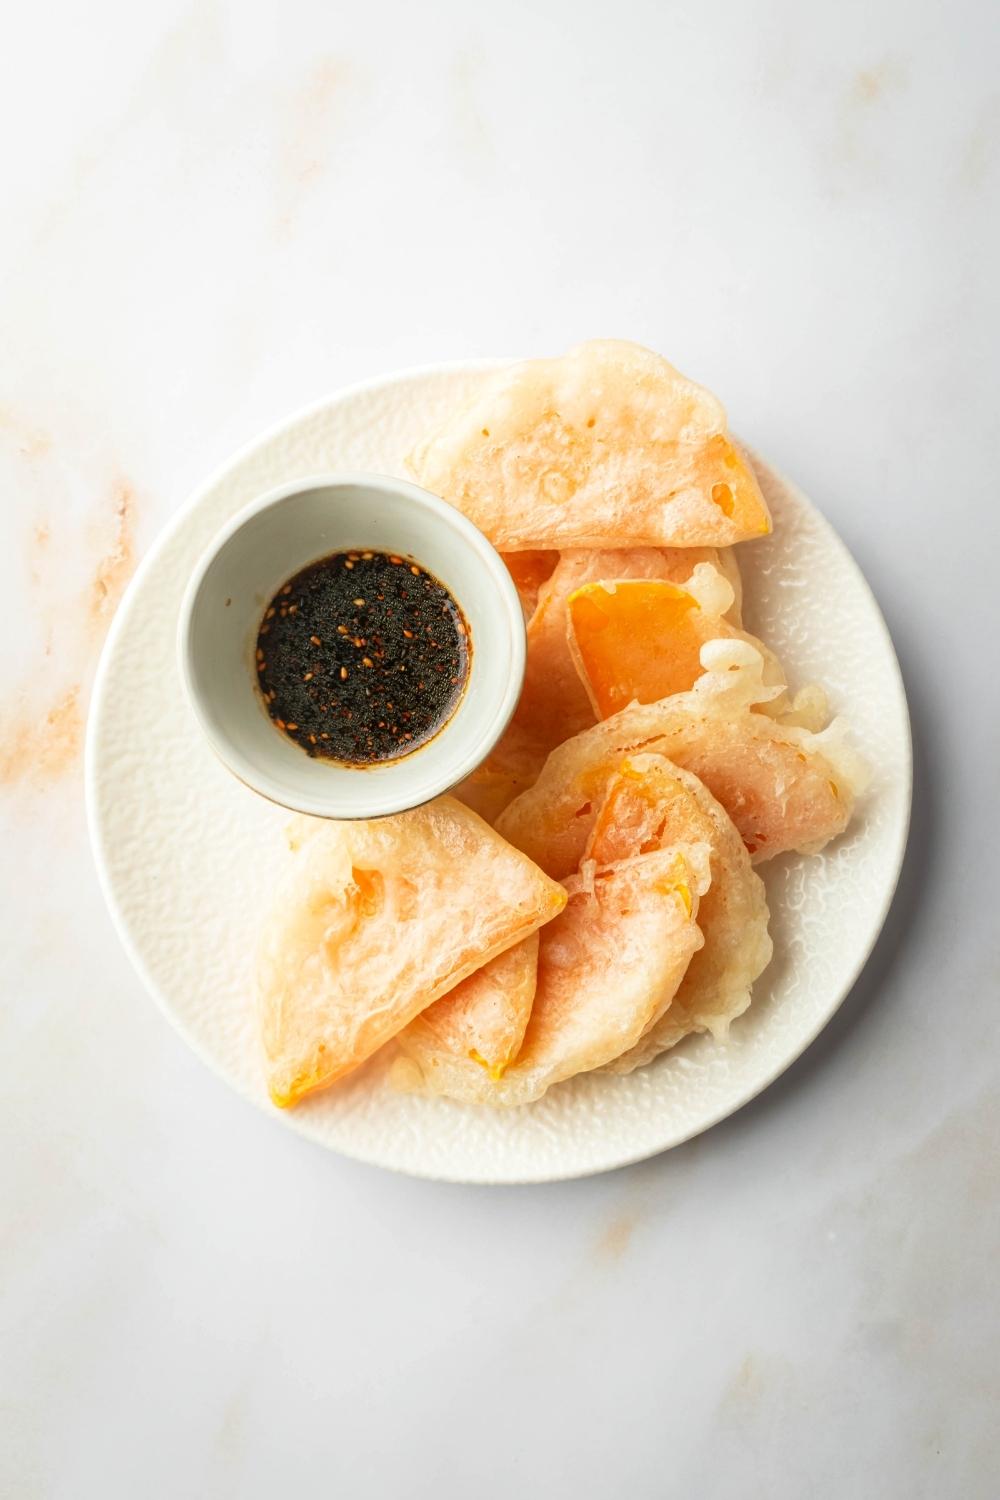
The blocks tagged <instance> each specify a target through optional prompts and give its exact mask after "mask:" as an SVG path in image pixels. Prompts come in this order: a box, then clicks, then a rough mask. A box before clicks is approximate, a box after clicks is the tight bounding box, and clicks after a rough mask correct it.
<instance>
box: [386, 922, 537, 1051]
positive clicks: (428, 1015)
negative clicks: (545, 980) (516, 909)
mask: <svg viewBox="0 0 1000 1500" xmlns="http://www.w3.org/2000/svg"><path fill="white" fill-rule="evenodd" d="M537 981H538V933H537V932H533V933H532V934H531V936H530V937H527V938H525V939H524V941H523V942H521V943H517V944H516V945H515V946H514V947H513V948H508V949H507V951H506V953H501V954H500V955H499V957H497V958H494V959H491V960H490V962H489V963H488V964H485V965H484V966H483V968H481V969H477V970H476V972H475V973H474V974H470V975H469V977H468V979H463V980H462V982H461V984H458V985H456V986H455V988H454V989H453V990H449V991H448V993H447V994H446V995H442V997H441V999H440V1000H435V1002H434V1004H433V1005H429V1006H428V1007H427V1009H426V1010H425V1011H422V1012H421V1013H420V1015H419V1016H417V1017H416V1019H415V1020H413V1021H411V1022H410V1024H409V1026H405V1027H404V1028H403V1030H402V1031H401V1032H400V1033H399V1035H398V1037H397V1038H396V1040H397V1042H398V1043H399V1046H400V1047H401V1049H402V1050H403V1051H404V1052H405V1053H406V1055H407V1057H410V1058H412V1059H413V1061H414V1062H415V1063H417V1064H419V1066H420V1067H421V1069H422V1070H423V1071H424V1072H425V1073H435V1072H436V1073H440V1075H441V1077H442V1078H446V1077H447V1076H449V1075H450V1074H452V1073H455V1072H457V1073H459V1074H460V1075H461V1074H464V1073H465V1072H468V1071H469V1070H473V1071H474V1070H476V1069H480V1068H485V1070H486V1072H487V1073H488V1074H489V1076H490V1077H491V1078H494V1079H496V1078H501V1077H502V1076H503V1074H504V1072H505V1071H506V1069H507V1068H508V1067H509V1066H510V1064H511V1063H512V1062H513V1060H514V1058H515V1057H516V1056H517V1053H518V1050H519V1048H520V1046H521V1042H522V1041H523V1039H524V1029H525V1027H526V1026H527V1024H528V1017H529V1016H530V1014H531V1003H532V1001H533V1000H534V998H535V986H536V984H537Z"/></svg>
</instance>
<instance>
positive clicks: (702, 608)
mask: <svg viewBox="0 0 1000 1500" xmlns="http://www.w3.org/2000/svg"><path fill="white" fill-rule="evenodd" d="M732 605H733V590H732V586H731V585H730V584H729V582H728V581H727V580H726V579H724V578H723V577H722V575H721V574H720V573H719V571H718V569H717V568H715V567H713V566H711V565H710V564H709V563H704V562H702V563H699V564H698V565H697V566H696V567H695V568H693V569H688V570H687V572H686V573H685V577H684V581H683V583H679V582H674V583H669V582H667V581H666V580H665V579H663V578H658V579H655V580H653V579H650V580H644V581H639V580H637V579H629V578H626V577H624V576H620V577H619V578H618V579H617V581H616V582H601V583H589V584H584V585H583V586H582V587H580V588H577V589H575V590H574V592H573V593H572V594H570V596H569V598H568V600H567V601H566V612H567V639H568V642H569V650H570V655H571V657H572V659H573V662H574V665H575V667H576V669H577V673H578V676H579V679H580V681H581V682H582V683H583V685H584V688H585V689H586V692H587V696H588V700H589V702H590V705H591V707H592V709H593V712H594V715H595V717H596V718H599V719H606V718H608V717H610V715H611V714H614V713H617V712H618V711H619V709H622V708H625V707H627V706H628V704H629V703H633V702H638V703H655V702H656V700H657V699H658V698H667V697H669V696H670V695H671V694H672V693H683V692H686V691H687V690H688V688H691V687H693V686H694V684H695V682H696V681H697V679H698V678H699V677H700V676H701V673H702V665H701V658H700V654H699V653H700V651H701V648H702V646H703V645H704V644H705V642H706V641H711V640H731V639H737V638H738V639H742V640H747V641H750V642H751V644H752V645H754V646H756V648H757V649H758V650H759V651H760V653H761V655H762V656H763V657H764V661H765V681H766V682H767V683H768V684H769V685H770V684H772V683H774V684H777V685H779V686H781V687H784V683H785V679H784V673H783V672H782V670H781V665H780V663H779V662H778V660H777V658H776V657H775V656H774V655H773V654H772V653H771V652H770V651H768V649H767V647H766V646H764V644H763V643H762V642H761V641H758V640H756V639H755V638H754V637H753V636H750V635H747V634H746V633H745V632H744V631H741V630H739V629H737V627H736V626H734V625H733V624H732V623H731V622H730V620H729V619H727V618H726V616H727V614H728V611H729V610H730V609H731V608H732Z"/></svg>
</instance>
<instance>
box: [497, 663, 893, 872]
mask: <svg viewBox="0 0 1000 1500" xmlns="http://www.w3.org/2000/svg"><path fill="white" fill-rule="evenodd" d="M701 662H702V666H703V667H704V668H705V672H704V674H703V676H701V677H700V678H699V679H698V681H697V682H696V683H695V685H694V687H693V688H692V689H691V690H690V692H687V693H679V694H676V695H675V696H673V697H670V698H663V699H660V700H659V701H658V702H656V703H649V704H632V705H631V706H630V707H629V708H625V709H623V710H622V711H621V712H620V713H617V714H614V715H613V716H612V717H611V718H609V719H605V720H604V721H603V722H602V723H600V724H596V725H594V726H593V728H591V729H586V730H584V731H583V733H582V734H579V735H577V736H576V737H575V738H574V739H572V740H568V741H567V742H566V743H565V744H563V745H560V746H558V748H557V749H555V750H553V752H552V753H551V755H550V756H549V757H548V759H547V761H546V762H545V766H544V768H543V770H542V772H541V774H540V776H539V777H538V780H537V781H536V782H535V784H534V786H532V787H531V788H530V789H529V790H528V791H526V792H522V793H521V795H520V796H519V797H517V798H516V799H515V800H514V801H513V802H512V803H511V804H510V806H509V807H507V808H506V809H505V811H504V812H503V813H502V814H501V816H500V817H499V819H498V820H497V827H498V830H499V831H500V832H502V833H503V835H504V837H505V838H508V839H510V841H511V843H513V844H515V845H516V846H517V848H519V849H523V850H524V852H525V853H526V854H528V855H530V857H531V858H532V859H534V860H535V862H536V863H537V864H539V865H540V866H541V867H542V869H544V870H546V871H547V872H548V873H549V874H550V875H553V876H555V877H556V878H561V877H563V876H565V875H566V874H568V873H569V872H571V871H573V870H575V869H576V868H577V865H578V864H579V861H580V858H581V856H582V854H583V851H584V848H585V846H586V843H587V839H588V837H589V834H590V830H591V828H592V826H593V823H594V819H595V817H596V815H597V811H598V808H599V806H600V802H601V799H602V798H603V796H604V793H605V791H606V788H607V784H608V781H609V778H610V777H611V776H612V775H613V774H614V772H615V771H616V770H617V768H618V766H619V765H620V763H621V761H622V759H623V758H624V757H626V756H628V755H631V754H634V753H636V752H638V751H641V750H646V751H650V752H652V753H655V754H658V755H664V756H666V757H667V759H668V760H671V761H673V762H674V763H675V764H676V765H679V766H681V767H682V768H683V769H686V770H689V771H692V772H693V773H694V774H695V775H696V776H698V777H699V778H700V780H701V781H703V782H704V784H705V785H706V786H707V787H708V789H709V791H710V792H711V793H712V795H713V796H714V797H715V798H717V800H718V801H719V802H721V804H722V806H723V807H724V808H725V809H726V812H727V813H728V814H729V816H730V817H731V818H732V820H733V822H734V823H735V824H736V826H737V828H738V829H739V831H740V836H741V837H742V839H743V842H744V844H745V845H746V847H747V849H748V850H749V851H750V854H751V856H752V858H753V859H754V860H761V859H768V858H770V857H771V856H773V855H776V854H781V853H783V852H784V851H785V850H789V849H796V850H799V851H800V852H801V853H812V852H815V851H817V850H819V849H821V848H822V847H823V846H824V845H825V844H826V843H828V842H829V840H830V839H832V838H835V837H836V836H837V834H839V833H842V832H843V830H844V828H845V827H846V826H847V823H848V820H849V818H850V815H851V810H852V808H853V806H854V798H855V794H856V792H857V791H858V790H860V788H861V787H862V786H863V785H864V783H865V779H866V775H865V771H864V767H863V765H862V763H861V762H860V761H859V758H858V757H857V755H856V754H855V753H854V752H853V751H852V750H851V748H850V746H849V745H848V744H847V742H846V738H845V733H844V728H843V725H842V724H840V722H839V721H835V722H834V723H833V724H831V725H830V726H829V727H828V728H827V729H825V730H823V732H822V733H820V734H814V733H811V732H810V731H808V730H806V729H802V728H800V727H798V726H796V725H789V724H785V723H783V722H781V720H779V719H774V718H771V717H769V716H768V715H767V714H764V713H758V712H755V711H754V710H755V709H756V708H757V706H758V705H760V704H766V703H768V702H770V701H771V700H773V699H774V698H775V696H776V695H778V694H780V692H781V689H780V688H779V687H776V686H771V687H769V686H767V684H766V683H765V681H764V672H765V662H764V658H763V657H762V656H761V653H760V652H759V651H758V650H756V649H755V648H754V647H753V646H752V645H750V644H749V642H747V641H743V640H714V641H709V642H708V643H707V644H706V645H705V646H703V647H702V649H701Z"/></svg>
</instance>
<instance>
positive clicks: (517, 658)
mask: <svg viewBox="0 0 1000 1500" xmlns="http://www.w3.org/2000/svg"><path fill="white" fill-rule="evenodd" d="M350 488H366V489H369V490H376V491H381V492H382V493H385V494H394V495H397V496H398V495H402V496H403V497H405V498H406V499H407V500H409V501H410V502H412V503H413V504H415V505H418V506H420V507H421V509H422V510H423V511H424V512H425V514H428V515H431V516H433V518H434V523H435V524H439V525H441V526H443V527H448V528H449V529H450V530H451V531H452V532H453V533H454V534H455V535H456V536H458V537H459V538H460V539H461V541H462V543H463V544H464V545H465V546H466V547H467V548H468V549H469V551H471V552H472V553H474V554H475V555H476V557H477V558H478V560H479V562H480V563H481V564H482V565H483V567H484V570H485V572H486V573H487V574H488V575H489V576H490V577H491V578H492V581H493V584H494V586H495V588H496V591H497V595H498V597H499V598H500V600H501V602H502V604H503V606H504V610H505V613H506V615H507V620H508V625H509V627H510V628H509V630H508V631H507V632H506V633H505V635H506V639H505V640H504V641H503V642H501V643H499V644H500V645H502V646H503V647H504V648H505V649H506V650H507V653H508V655H509V657H510V661H509V670H508V672H507V674H506V682H505V686H504V689H503V692H502V694H501V695H500V696H499V697H498V698H497V699H496V700H495V701H494V703H493V704H492V711H490V710H489V709H488V710H487V714H486V715H485V716H484V717H486V718H487V720H488V728H487V730H486V732H485V733H484V734H483V735H481V736H480V737H479V738H478V739H477V740H476V742H475V745H474V746H473V748H472V749H471V750H470V751H468V752H467V753H466V754H465V756H464V757H463V758H462V759H460V760H459V761H457V763H453V764H452V766H451V768H447V767H446V766H445V765H444V764H443V765H442V774H441V775H440V776H438V777H436V778H431V780H430V781H427V782H425V783H424V785H423V788H422V790H421V793H420V795H419V796H416V797H415V796H413V795H412V794H409V795H408V794H407V792H406V786H407V776H406V774H405V773H406V769H407V767H408V766H409V765H410V764H411V763H412V762H413V761H414V760H415V759H416V757H418V756H421V755H422V753H426V752H427V751H429V750H430V749H431V747H432V746H433V745H434V743H435V740H434V739H433V738H432V739H431V740H430V741H428V742H427V743H426V744H424V745H421V746H418V747H417V749H416V750H414V751H413V752H412V753H411V754H410V755H408V756H405V757H401V758H400V759H399V760H398V761H396V762H394V763H393V765H394V767H398V768H399V771H400V774H398V775H396V776H395V777H394V778H393V780H392V782H391V783H390V784H388V785H387V783H386V781H385V780H384V779H383V780H382V781H381V782H379V781H377V780H376V779H375V777H373V776H371V775H368V774H367V768H360V770H359V776H358V781H357V784H356V791H355V792H354V794H352V796H351V799H350V804H349V805H348V803H347V801H346V798H345V796H344V794H343V793H340V794H327V795H316V796H309V795H298V794H294V793H292V792H290V790H289V789H288V788H287V786H285V784H284V783H282V782H281V781H280V780H279V779H278V778H276V777H273V776H271V775H269V774H268V773H267V772H266V771H265V770H263V769H262V768H261V766H260V765H259V764H258V763H257V762H255V761H254V760H253V759H251V758H250V757H248V756H246V755H245V754H243V753H242V752H241V751H240V750H238V749H237V748H236V747H235V746H234V744H233V743H232V741H231V740H230V738H229V736H228V735H227V734H226V733H225V731H224V729H221V728H220V724H219V722H218V721H217V720H216V719H215V717H214V716H212V715H210V714H209V713H208V712H207V711H206V703H205V700H204V694H203V693H202V690H201V687H200V686H199V685H198V684H197V683H196V672H195V655H196V652H195V647H194V643H193V622H194V615H195V610H196V606H197V603H198V600H199V597H200V594H201V590H202V588H203V586H204V584H205V580H206V578H207V576H208V574H209V571H210V570H211V568H212V566H213V564H214V563H215V561H216V560H217V558H218V557H219V556H220V555H221V554H222V552H223V551H224V550H225V549H226V547H228V546H229V545H230V543H231V542H232V541H233V540H234V538H235V537H236V536H238V535H239V533H240V532H241V531H243V529H244V528H245V527H246V526H247V525H248V524H249V523H250V522H251V521H253V520H255V519H256V517H258V516H259V515H261V514H263V513H264V512H265V511H268V510H273V509H275V508H277V507H279V506H281V505H284V504H286V503H287V502H288V501H291V500H294V499H295V498H296V497H297V496H299V495H302V494H305V493H307V492H309V491H311V490H316V489H350ZM314 560H315V559H314ZM302 566H308V560H307V561H305V562H303V564H302ZM176 643H177V664H178V671H179V673H180V678H181V683H182V685H183V689H184V694H185V697H186V699H187V702H188V703H189V705H190V707H191V710H192V713H193V714H194V717H195V720H196V722H197V724H198V727H199V729H200V730H201V732H202V734H203V735H204V736H205V740H206V743H207V744H208V745H209V747H210V748H211V750H212V751H213V753H214V754H215V756H216V758H217V759H218V760H219V761H220V762H221V764H222V765H223V766H225V768H226V770H227V771H229V772H230V774H231V775H233V776H235V777H236V779H237V780H238V781H240V782H241V783H242V784H243V785H244V786H246V787H247V788H248V789H249V790H250V791H252V792H255V793H256V794H257V795H259V796H261V797H264V798H266V800H267V801H269V802H272V803H274V804H275V805H277V806H279V807H284V808H287V809H288V810H289V811H291V812H296V813H305V814H307V815H308V816H311V817H320V818H327V819H331V820H334V821H343V822H347V821H354V820H358V819H366V818H380V817H389V816H391V815H392V814H394V813H399V812H405V811H408V810H409V809H411V808H414V807H419V806H421V805H423V804H425V803H427V802H430V801H433V799H434V798H435V797H439V796H441V795H443V794H444V793H446V792H448V791H450V790H451V789H452V788H453V787H455V786H457V785H458V784H459V782H461V781H463V780H464V779H465V778H466V777H467V776H469V775H470V774H471V773H472V772H473V771H475V770H476V768H477V767H478V766H480V765H482V763H483V761H484V760H485V759H486V757H487V756H488V755H489V754H490V752H491V750H492V749H493V748H494V746H495V745H496V744H497V742H498V740H499V739H500V737H501V735H502V734H503V733H504V730H505V729H506V728H507V726H508V724H509V723H510V721H511V718H512V717H513V714H514V711H515V709H516V708H517V704H518V700H519V698H520V696H521V689H522V687H523V683H524V671H525V664H526V659H527V640H526V633H525V620H524V612H523V610H522V608H521V601H520V597H519V595H518V593H517V589H516V587H515V584H514V580H513V578H512V577H511V575H510V573H509V572H508V570H507V567H506V565H505V563H504V561H503V559H502V558H501V556H500V554H499V552H498V551H497V550H496V548H495V547H494V546H493V544H492V543H491V542H490V541H489V539H488V538H487V537H486V536H485V535H484V534H483V532H481V531H480V530H479V528H478V527H477V526H476V525H474V524H473V522H472V521H470V520H469V518H468V517H467V516H466V515H464V514H463V512H462V511H460V510H458V509H457V507H456V506H454V505H451V504H449V503H448V501H446V500H444V499H442V498H441V496H440V495H435V494H434V493H433V491H431V490H427V489H424V488H423V487H422V486H421V485H418V484H415V483H414V482H413V481H412V480H409V479H402V478H397V477H396V476H394V475H391V474H382V473H379V472H376V471H367V470H360V469H358V470H347V469H344V470H328V471H317V472H315V473H311V474H306V475H303V476H301V477H299V478H297V479H294V480H286V481H284V482H283V483H281V484H277V485H274V486H272V487H271V488H270V489H268V490H266V491H264V492H263V493H262V494H261V495H258V496H257V497H255V498H254V499H253V500H251V501H249V502H248V503H247V504H246V505H245V506H243V507H242V509H241V510H239V511H238V512H237V513H236V515H235V516H232V517H231V518H230V519H229V521H227V522H226V524H225V525H224V526H222V527H220V528H219V530H218V532H217V533H216V534H215V535H214V536H213V537H212V539H211V540H210V541H209V542H208V544H207V545H206V547H205V549H204V551H203V552H202V554H201V556H200V557H199V559H198V562H197V564H196V566H195V567H194V568H193V570H192V573H191V577H190V578H189V580H188V583H187V586H186V588H185V591H184V596H183V598H182V600H181V606H180V610H179V611H178V617H177V636H176ZM497 645H498V643H496V642H494V643H493V648H494V649H496V647H497ZM476 658H477V653H476V651H475V650H473V654H472V668H471V670H472V671H473V672H474V671H475V663H476ZM480 659H481V655H480ZM467 701H468V698H467V693H465V694H463V697H462V699H461V700H460V702H459V705H458V707H457V709H456V711H455V713H454V714H453V715H452V719H451V720H450V721H449V722H453V721H454V719H455V718H457V717H458V716H459V715H460V714H461V713H462V707H463V704H464V703H465V702H467ZM435 738H436V737H435ZM422 763H423V764H426V760H424V761H423V762H422ZM362 776H365V778H366V781H367V785H368V788H369V789H370V790H369V796H368V798H367V799H366V798H365V796H364V795H363V794H362V795H359V793H361V792H362V786H363V783H362V780H361V778H362ZM393 788H395V790H393ZM372 790H377V791H378V792H379V795H378V796H376V797H372V796H371V791H372Z"/></svg>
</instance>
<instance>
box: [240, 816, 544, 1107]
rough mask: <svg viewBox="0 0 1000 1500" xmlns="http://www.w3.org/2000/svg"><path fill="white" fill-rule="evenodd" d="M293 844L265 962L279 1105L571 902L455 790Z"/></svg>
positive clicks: (267, 1022)
mask: <svg viewBox="0 0 1000 1500" xmlns="http://www.w3.org/2000/svg"><path fill="white" fill-rule="evenodd" d="M294 847H295V849H296V851H297V852H296V854H295V858H294V860H293V862H292V865H291V867H290V869H289V871H288V873H287V875H286V877H285V880H284V881H283V883H282V885H281V886H280V888H279V891H278V894H277V898H276V901H275V905H274V908H273V910H272V912H271V914H270V917H269V918H268V919H267V921H266V922H265V925H264V929H263V932H262V934H261V941H260V948H259V954H258V969H257V974H258V996H259V1013H260V1020H261V1031H262V1036H263V1041H264V1051H265V1055H266V1059H267V1072H268V1083H269V1087H270V1092H271V1097H272V1099H273V1100H274V1102H275V1103H276V1104H279V1105H290V1104H294V1103H296V1101H297V1100H298V1099H300V1098H301V1097H302V1096H303V1095H304V1094H307V1093H310V1092H312V1091H313V1090H315V1089H319V1088H324V1087H326V1085H327V1084H330V1083H333V1082H334V1080H335V1079H337V1078H339V1077H341V1076H342V1075H343V1074H344V1073H347V1072H349V1071H350V1070H351V1069H352V1068H355V1067H357V1066H358V1065H359V1063H362V1062H364V1060H365V1059H366V1058H367V1057H370V1056H371V1054H372V1053H373V1052H374V1051H375V1050H376V1049H377V1048H378V1047H381V1046H382V1044H383V1043H384V1042H386V1041H388V1040H389V1038H390V1037H392V1036H394V1035H395V1034H396V1033H397V1032H398V1031H400V1030H401V1029H402V1028H403V1027H404V1026H406V1025H407V1024H408V1022H410V1021H412V1019H413V1018H414V1016H416V1015H418V1014H419V1013H420V1012H421V1011H422V1010H424V1009H426V1007H427V1006H428V1005H431V1004H433V1002H434V1001H435V1000H437V999H438V998H439V997H440V996H441V995H443V994H445V993H446V992H447V991H448V990H450V989H453V988H454V987H455V985H456V984H459V983H460V982H461V981H462V980H463V979H465V978H466V976H467V975H469V974H471V973H473V972H474V971H475V970H476V969H479V968H481V967H482V966H483V965H484V964H486V963H489V961H490V960H491V959H493V958H495V957H496V956H497V955H498V954H499V953H502V952H503V951H504V950H505V949H507V948H510V947H512V946H513V945H514V944H515V943H518V942H520V941H521V940H522V939H524V938H526V937H528V936H529V935H530V934H531V933H532V932H534V931H535V930H536V929H537V928H538V927H540V926H541V925H542V923H543V922H547V921H548V920H549V919H550V918H551V917H553V916H554V915H555V914H556V913H557V912H558V911H560V910H561V909H562V907H563V906H564V905H565V902H566V894H565V892H564V891H563V890H562V888H561V887H560V886H558V885H557V884H556V883H555V882H554V881H551V880H549V879H547V877H546V876H544V875H543V874H542V872H541V871H540V870H538V869H537V868H536V867H535V866H534V865H533V864H532V863H531V861H530V860H528V859H526V858H525V857H524V856H523V855H521V854H519V853H518V852H517V851H516V850H515V849H512V848H511V847H510V845H509V844H507V843H505V842H504V840H503V839H502V838H500V837H499V835H497V834H496V833H494V832H493V830H492V829H491V828H489V827H488V826H487V825H486V824H485V823H484V822H483V821H482V819H481V818H478V817H477V816H476V815H475V813H473V812H470V811H469V809H468V808H466V807H463V806H462V805H461V804H460V803H458V802H456V801H454V799H453V798H450V797H440V798H438V799H436V800H435V801H434V802H431V803H428V804H427V805H426V806H424V807H419V808H415V809H413V810H412V811H411V812H406V813H398V814H396V815H395V816H393V817H388V818H379V819H373V820H371V821H366V822H357V823H333V822H327V821H324V820H320V819H303V820H300V822H299V824H298V827H297V832H296V835H295V843H294Z"/></svg>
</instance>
